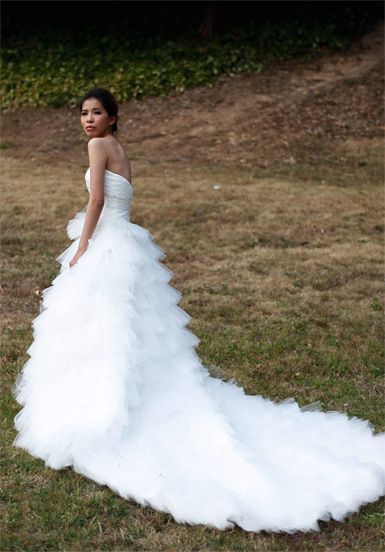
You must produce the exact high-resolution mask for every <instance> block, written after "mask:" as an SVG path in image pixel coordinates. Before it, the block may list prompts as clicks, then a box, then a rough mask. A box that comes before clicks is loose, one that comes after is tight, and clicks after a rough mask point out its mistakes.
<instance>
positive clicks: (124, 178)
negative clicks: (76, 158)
mask: <svg viewBox="0 0 385 552" xmlns="http://www.w3.org/2000/svg"><path fill="white" fill-rule="evenodd" d="M90 169H91V167H88V169H87V171H89V170H90ZM104 170H105V171H107V172H109V173H111V174H114V175H115V176H120V178H123V180H125V181H126V182H128V183H129V184H130V186H132V184H131V182H130V181H129V180H128V178H126V177H125V176H122V175H121V174H118V173H116V172H113V171H110V169H104Z"/></svg>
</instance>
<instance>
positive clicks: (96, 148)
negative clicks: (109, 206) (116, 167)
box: [70, 138, 108, 266]
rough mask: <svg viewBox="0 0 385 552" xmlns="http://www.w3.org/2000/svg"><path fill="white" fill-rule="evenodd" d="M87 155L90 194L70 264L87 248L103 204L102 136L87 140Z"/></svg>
mask: <svg viewBox="0 0 385 552" xmlns="http://www.w3.org/2000/svg"><path fill="white" fill-rule="evenodd" d="M88 156H89V160H90V196H89V200H88V205H87V211H86V217H85V220H84V225H83V230H82V234H81V236H80V241H79V245H78V250H77V252H76V254H75V256H74V258H73V259H72V261H71V262H70V266H72V265H73V264H75V263H76V262H77V261H78V259H79V258H80V257H81V256H82V255H83V253H85V251H86V250H87V247H88V240H89V239H90V238H91V237H92V234H93V232H94V230H95V227H96V225H97V223H98V220H99V217H100V214H101V212H102V209H103V205H104V171H105V168H106V166H107V160H108V155H107V150H106V148H105V145H104V143H103V138H91V140H90V141H89V142H88Z"/></svg>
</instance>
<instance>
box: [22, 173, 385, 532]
mask: <svg viewBox="0 0 385 552" xmlns="http://www.w3.org/2000/svg"><path fill="white" fill-rule="evenodd" d="M85 178H86V185H87V189H88V191H90V169H88V170H87V172H86V175H85ZM132 191H133V190H132V186H131V183H130V182H129V181H128V180H127V179H125V178H124V177H122V176H121V175H118V174H116V173H114V172H111V171H109V170H106V172H105V203H104V207H103V211H102V214H101V216H100V219H99V221H98V224H97V226H96V228H95V231H94V233H93V236H92V239H91V240H90V241H89V247H88V249H87V251H86V252H85V254H84V255H83V256H82V257H81V258H80V259H79V261H78V262H77V264H75V265H74V266H73V267H72V268H70V267H69V261H70V260H71V259H72V258H73V256H74V254H75V252H76V250H77V246H78V243H79V238H80V234H81V231H82V226H83V223H84V219H85V211H80V212H78V213H77V214H76V215H75V218H73V219H72V220H70V221H69V223H68V227H67V232H68V236H69V238H71V239H72V240H73V241H72V243H71V245H70V246H69V247H68V248H67V249H66V250H64V251H63V252H62V253H61V254H60V255H59V256H58V257H57V260H58V261H59V263H60V264H61V269H60V273H59V274H58V275H57V276H56V278H55V279H54V280H53V281H52V285H51V286H50V287H48V288H46V289H45V290H44V291H43V299H42V302H41V307H40V314H39V315H38V316H37V317H36V318H35V319H34V321H33V329H34V332H33V335H34V340H33V342H32V344H31V345H30V347H29V349H28V353H29V356H30V358H29V359H28V360H27V361H26V363H25V364H24V366H23V368H22V370H20V373H19V375H18V377H17V379H16V382H15V384H14V388H13V394H14V396H15V398H16V400H17V401H18V403H19V404H21V405H22V406H23V408H22V409H21V410H20V412H19V413H18V414H17V415H16V417H15V427H16V429H17V436H16V438H15V440H14V443H13V444H14V445H15V446H17V447H20V448H23V449H25V450H27V451H28V452H29V453H30V454H31V455H33V456H34V457H37V458H41V459H43V460H44V462H45V464H46V465H47V466H50V467H51V468H53V469H61V468H65V467H66V466H73V469H74V470H75V471H76V472H78V473H80V474H83V475H84V476H86V477H87V478H90V479H92V480H94V481H96V482H97V483H99V484H105V485H108V487H110V488H111V489H112V490H113V491H115V492H116V493H118V494H119V495H121V496H122V497H124V498H126V499H132V500H134V501H136V502H138V503H140V504H142V505H147V506H151V507H153V508H156V509H157V510H160V511H164V512H169V513H170V514H172V516H173V517H174V519H175V520H176V521H177V522H179V523H189V524H205V525H208V526H212V527H217V528H218V529H227V528H231V527H234V525H235V524H237V525H238V526H240V527H242V528H243V529H245V530H247V531H260V530H267V531H286V532H294V531H298V530H301V531H309V530H318V529H319V526H318V524H317V520H329V519H331V518H334V519H336V520H342V519H343V518H344V517H345V516H346V515H347V514H349V513H350V512H355V511H357V510H358V509H359V507H360V506H361V505H362V504H365V503H367V502H372V501H375V500H377V499H378V498H379V497H380V496H381V495H383V494H385V434H375V433H374V431H373V428H372V426H371V425H370V423H369V422H367V421H364V420H360V419H358V418H349V417H348V416H347V415H345V414H342V413H338V412H322V411H320V410H319V408H318V407H314V405H313V407H312V405H310V407H307V408H306V407H304V408H300V407H299V406H298V404H297V403H296V402H295V401H294V400H293V399H288V400H286V401H283V402H281V403H274V402H272V401H270V400H268V399H265V398H263V397H261V396H257V395H247V394H245V392H244V389H243V388H242V387H240V386H238V385H237V384H236V383H235V381H234V380H230V381H223V380H220V379H218V378H215V377H212V376H211V375H210V374H209V372H208V370H207V369H206V368H205V367H204V366H203V365H202V363H201V361H200V358H199V356H198V355H197V353H196V351H195V347H196V346H197V344H198V343H199V341H200V340H199V338H198V337H196V336H195V335H194V334H193V333H192V332H191V331H190V330H188V329H187V328H186V326H187V324H188V322H189V320H190V319H191V317H190V316H189V315H188V314H187V313H186V312H185V311H184V310H183V309H181V308H180V307H179V306H178V305H177V303H178V302H179V300H180V298H181V293H180V292H179V291H177V290H176V289H175V288H174V287H172V286H171V285H170V284H169V281H170V280H171V278H172V272H171V271H170V269H168V268H167V267H166V266H165V265H164V264H162V262H161V260H162V259H163V258H164V257H165V252H164V250H163V249H162V248H161V247H159V246H158V245H156V244H155V242H154V241H153V238H152V236H151V234H150V233H149V232H148V230H146V229H144V228H143V227H141V226H138V225H136V224H134V223H132V222H130V202H131V197H132Z"/></svg>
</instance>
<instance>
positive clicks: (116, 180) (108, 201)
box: [85, 167, 133, 220]
mask: <svg viewBox="0 0 385 552" xmlns="http://www.w3.org/2000/svg"><path fill="white" fill-rule="evenodd" d="M90 172H91V171H90V167H88V169H87V171H86V173H85V180H86V185H87V190H88V192H89V193H90V191H91V177H90ZM132 192H133V189H132V185H131V182H130V181H129V180H127V178H125V177H124V176H122V175H120V174H117V173H114V172H112V171H110V170H108V169H105V173H104V206H103V211H102V213H101V217H102V218H103V219H106V218H120V217H124V218H127V219H128V220H129V218H130V204H131V197H132Z"/></svg>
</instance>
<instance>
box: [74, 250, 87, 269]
mask: <svg viewBox="0 0 385 552" xmlns="http://www.w3.org/2000/svg"><path fill="white" fill-rule="evenodd" d="M86 251H87V250H86V249H82V248H80V247H79V248H78V250H77V251H76V253H75V255H74V257H73V258H72V260H71V261H70V268H71V267H72V266H74V265H75V264H76V263H77V262H78V260H79V259H80V257H81V256H82V255H84V253H85V252H86Z"/></svg>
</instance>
